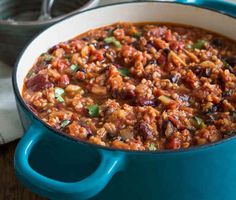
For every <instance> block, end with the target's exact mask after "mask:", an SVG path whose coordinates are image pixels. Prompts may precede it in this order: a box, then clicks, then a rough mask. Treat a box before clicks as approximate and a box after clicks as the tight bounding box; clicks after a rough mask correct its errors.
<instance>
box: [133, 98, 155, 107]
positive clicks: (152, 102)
mask: <svg viewBox="0 0 236 200" xmlns="http://www.w3.org/2000/svg"><path fill="white" fill-rule="evenodd" d="M137 104H138V105H140V106H156V105H157V103H156V101H155V100H151V99H139V100H137Z"/></svg>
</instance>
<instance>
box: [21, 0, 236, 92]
mask: <svg viewBox="0 0 236 200" xmlns="http://www.w3.org/2000/svg"><path fill="white" fill-rule="evenodd" d="M119 21H123V22H124V21H125V22H172V23H180V24H186V25H192V26H196V27H201V28H204V29H207V30H211V31H214V32H217V33H220V34H222V35H225V36H228V37H230V38H232V39H234V40H236V34H235V32H236V19H234V18H232V17H228V16H226V15H223V14H220V13H217V12H214V11H210V10H206V9H201V8H197V7H193V6H187V5H180V4H175V3H160V2H140V3H128V4H117V5H113V6H107V7H102V8H99V9H94V10H90V11H87V12H83V13H80V14H77V15H75V16H73V17H71V18H68V19H66V20H63V21H62V22H59V23H57V24H56V25H53V26H52V27H50V28H49V29H47V30H46V31H44V32H43V33H41V34H40V35H39V36H38V37H36V38H35V39H34V40H33V41H32V42H31V43H30V45H29V46H28V47H27V48H26V49H25V50H24V52H23V54H22V56H21V58H20V60H19V62H18V66H17V67H18V69H17V85H18V89H19V91H20V92H21V91H22V87H23V80H24V77H25V76H26V74H27V72H28V71H29V69H30V68H31V67H32V65H33V64H34V63H35V62H36V59H37V57H38V56H39V55H40V54H41V53H43V52H45V51H47V50H48V49H49V48H50V47H52V46H54V45H55V44H57V43H59V42H62V41H66V40H69V39H71V38H73V37H75V36H76V35H78V34H80V33H83V32H85V31H87V30H89V29H94V28H97V27H100V26H104V25H108V24H112V23H115V22H119Z"/></svg>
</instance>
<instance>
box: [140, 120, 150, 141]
mask: <svg viewBox="0 0 236 200" xmlns="http://www.w3.org/2000/svg"><path fill="white" fill-rule="evenodd" d="M139 129H140V132H141V133H140V134H141V135H142V137H143V139H144V140H146V139H147V138H148V137H149V136H152V131H151V129H150V128H149V126H148V124H147V123H146V122H141V123H140V124H139Z"/></svg>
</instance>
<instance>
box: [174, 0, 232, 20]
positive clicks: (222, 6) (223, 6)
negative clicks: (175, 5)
mask: <svg viewBox="0 0 236 200" xmlns="http://www.w3.org/2000/svg"><path fill="white" fill-rule="evenodd" d="M176 1H177V2H180V3H184V4H190V5H198V6H200V7H204V8H209V9H213V10H217V11H221V12H222V13H225V14H229V15H232V16H234V17H236V2H235V3H234V2H232V0H231V1H226V0H215V1H208V0H176Z"/></svg>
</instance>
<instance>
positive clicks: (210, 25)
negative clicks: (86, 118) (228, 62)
mask: <svg viewBox="0 0 236 200" xmlns="http://www.w3.org/2000/svg"><path fill="white" fill-rule="evenodd" d="M235 15H236V7H235V5H234V4H233V3H226V2H223V1H202V2H199V1H197V2H194V1H191V2H182V1H181V2H180V1H178V2H133V3H120V4H114V5H110V6H105V7H100V8H95V9H91V10H88V11H85V12H82V13H78V14H75V15H73V16H71V17H69V18H67V19H65V20H63V21H61V22H59V23H57V24H55V25H53V26H51V27H50V28H48V29H47V30H45V31H44V32H42V33H41V34H39V35H38V36H37V37H36V38H34V39H33V41H32V42H31V43H30V44H29V45H28V46H27V47H26V48H25V49H24V51H23V53H22V54H21V56H20V58H19V59H18V61H17V63H16V67H15V71H14V75H13V85H14V91H15V96H16V99H17V106H18V109H19V113H20V117H21V119H22V124H23V127H24V129H25V132H26V133H25V135H24V136H23V138H22V139H21V141H20V142H19V144H18V146H17V149H16V153H15V172H16V175H17V177H18V178H19V180H20V181H21V182H22V183H23V184H24V185H25V186H26V187H28V188H29V189H30V190H32V191H33V192H35V193H37V194H39V195H41V196H45V197H47V198H49V199H57V200H58V199H64V200H75V199H76V200H77V199H87V198H93V199H135V200H138V199H140V200H142V199H148V200H151V199H155V200H156V199H160V200H212V199H214V200H223V199H227V200H235V199H236V137H235V136H234V137H232V138H229V139H225V140H223V141H219V142H217V143H214V144H211V145H205V146H201V147H194V148H190V149H187V150H178V151H169V150H166V151H156V152H138V151H125V150H124V151H123V150H116V149H111V148H105V147H101V146H98V145H94V144H89V143H87V142H82V141H79V140H76V139H73V138H70V137H69V136H67V135H65V134H63V133H60V132H58V131H57V130H55V129H53V128H51V127H49V126H48V125H47V124H45V123H44V122H43V121H42V120H40V119H39V118H38V117H37V116H36V115H35V114H33V113H32V111H30V110H29V108H27V106H26V104H25V103H24V101H23V99H22V97H21V91H22V87H23V80H24V77H25V76H26V74H27V72H28V71H29V69H30V68H31V67H32V65H33V64H34V62H35V61H36V58H37V57H38V56H39V55H40V54H41V53H42V52H45V51H46V50H47V49H48V48H50V47H51V46H53V45H55V44H57V43H59V42H61V41H66V40H68V39H70V38H73V37H74V36H76V35H78V34H80V33H83V32H85V31H87V30H89V29H93V28H97V27H101V26H104V25H108V24H112V23H114V22H117V21H128V22H172V23H180V24H186V25H194V26H197V27H202V28H204V29H207V30H211V31H214V32H218V33H221V34H223V35H225V36H228V37H230V38H232V39H236V34H235V33H236V19H235V18H234V16H235ZM40 149H41V150H40Z"/></svg>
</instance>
